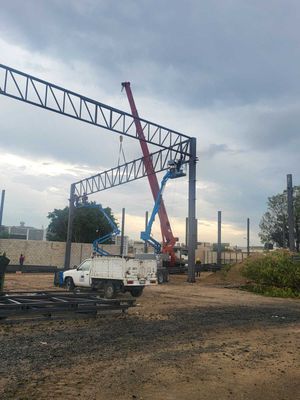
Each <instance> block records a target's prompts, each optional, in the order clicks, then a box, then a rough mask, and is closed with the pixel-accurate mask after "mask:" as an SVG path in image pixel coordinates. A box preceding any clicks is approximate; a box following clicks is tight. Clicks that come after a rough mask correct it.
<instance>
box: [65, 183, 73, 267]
mask: <svg viewBox="0 0 300 400" xmlns="http://www.w3.org/2000/svg"><path fill="white" fill-rule="evenodd" d="M74 201H75V185H74V184H72V185H71V188H70V199H69V218H68V231H67V242H66V252H65V265H64V268H65V269H69V268H70V260H71V248H72V230H73V219H74V211H75V205H74Z"/></svg>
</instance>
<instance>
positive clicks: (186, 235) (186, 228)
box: [185, 217, 189, 247]
mask: <svg viewBox="0 0 300 400" xmlns="http://www.w3.org/2000/svg"><path fill="white" fill-rule="evenodd" d="M188 243H189V219H188V217H186V219H185V245H186V247H188Z"/></svg>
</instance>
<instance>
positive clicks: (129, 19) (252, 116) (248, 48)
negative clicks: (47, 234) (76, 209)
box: [0, 0, 300, 239]
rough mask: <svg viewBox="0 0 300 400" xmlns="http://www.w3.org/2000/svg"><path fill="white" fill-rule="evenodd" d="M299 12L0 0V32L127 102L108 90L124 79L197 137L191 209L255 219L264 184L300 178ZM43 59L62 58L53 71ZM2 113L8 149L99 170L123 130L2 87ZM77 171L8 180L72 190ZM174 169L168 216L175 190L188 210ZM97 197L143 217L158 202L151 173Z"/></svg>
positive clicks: (268, 188) (220, 4)
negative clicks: (18, 97)
mask: <svg viewBox="0 0 300 400" xmlns="http://www.w3.org/2000/svg"><path fill="white" fill-rule="evenodd" d="M299 19H300V3H299V2H298V1H291V0H288V1H285V2H283V1H279V0H273V1H263V0H253V1H241V0H224V1H219V0H218V1H217V0H209V1H208V0H205V1H200V0H199V1H198V0H194V1H192V0H187V1H185V2H182V1H179V0H177V1H175V0H173V1H146V0H139V1H138V0H136V1H133V0H131V1H130V0H127V1H114V2H112V1H100V0H97V1H96V0H85V1H83V0H51V1H48V0H27V1H23V2H22V1H17V0H10V1H9V2H8V1H5V2H4V1H3V2H2V4H1V12H0V38H2V40H4V41H5V42H7V43H9V44H12V45H17V46H18V48H21V49H24V52H25V53H26V54H25V56H24V58H26V62H25V63H24V65H26V70H25V72H28V73H32V74H33V75H37V76H40V75H39V74H41V78H44V79H49V80H50V81H52V79H54V80H53V82H54V83H57V84H59V85H62V86H66V87H68V88H69V89H71V90H74V91H79V92H80V93H82V94H84V95H87V96H90V97H93V98H96V99H98V100H99V101H103V102H104V103H108V104H110V101H109V100H112V101H111V104H112V105H115V106H116V107H120V108H122V109H123V108H124V106H123V105H124V104H126V106H125V109H126V110H128V106H127V100H126V98H123V99H122V101H118V99H117V96H116V95H115V93H116V88H118V89H117V90H119V86H118V85H119V82H121V81H122V80H131V81H132V82H133V83H134V94H135V97H136V100H137V104H138V108H139V110H140V115H141V116H144V117H146V118H148V119H150V120H155V121H157V122H159V123H162V124H163V125H167V126H170V127H172V128H174V129H176V130H178V131H182V132H186V133H187V134H190V135H195V136H197V138H198V155H199V163H198V175H197V177H198V179H199V182H200V183H201V185H202V186H200V188H199V190H198V202H197V204H198V217H199V218H201V219H203V220H207V221H210V220H215V218H216V212H217V210H218V209H220V210H222V211H223V217H224V221H226V222H228V223H230V222H231V223H233V224H235V226H244V225H243V224H244V221H245V219H246V218H247V217H250V218H251V223H252V229H253V231H257V225H258V222H259V219H260V217H261V215H262V213H263V212H264V211H265V203H266V200H267V197H268V196H270V195H272V194H274V193H278V192H280V191H282V190H283V188H284V185H285V175H286V174H287V173H293V174H295V180H296V183H297V174H298V177H299V167H298V163H299V155H298V149H299V147H300V136H299V131H300V121H299V115H300V113H299V110H300V103H299V101H298V98H299V91H300V83H299V79H298V75H299V70H300V46H299V26H300V23H299V22H300V21H299ZM25 50H26V51H25ZM31 55H35V57H36V58H35V59H34V60H33V61H32V68H31V65H30V60H31ZM20 57H22V54H21V55H20ZM6 59H9V57H6V54H0V62H1V63H3V64H9V62H7V61H6ZM37 59H39V60H40V61H37ZM45 59H46V61H47V60H49V59H50V60H51V62H52V61H53V60H54V63H55V66H56V69H55V68H54V71H53V74H52V75H51V79H50V76H48V74H51V73H52V72H51V70H52V66H53V65H52V64H51V62H50V63H49V64H47V62H46V61H45ZM22 61H23V59H22V58H21V59H20V64H21V65H23V64H22ZM56 62H57V64H56ZM44 64H45V65H44ZM12 66H13V67H15V68H18V67H19V65H18V61H17V62H16V64H14V65H12ZM27 67H28V69H27ZM20 69H21V68H20ZM39 71H40V72H39ZM56 74H57V75H58V78H57V80H55V79H56V76H55V75H56ZM53 77H54V78H53ZM123 94H124V93H123ZM124 96H125V95H124ZM123 100H124V101H123ZM116 103H117V104H116ZM0 118H1V143H0V144H1V148H3V149H5V150H7V151H8V152H10V153H13V154H21V155H22V156H24V157H28V158H30V157H32V158H35V157H38V156H39V157H40V159H43V157H44V158H46V159H47V157H48V156H51V157H50V158H51V159H52V158H55V159H56V160H60V161H63V162H65V163H67V164H69V163H70V164H76V165H87V166H88V168H91V169H93V170H95V171H97V170H98V168H100V167H105V168H108V167H111V166H113V165H116V163H117V158H118V148H119V139H118V137H117V135H108V134H107V132H105V131H103V130H99V129H96V128H94V127H90V126H86V125H87V124H81V123H78V121H73V120H69V119H67V118H64V117H62V116H59V115H55V114H51V117H50V114H49V113H46V112H45V111H43V110H37V109H33V107H31V106H28V105H24V104H20V103H16V102H15V101H14V100H11V99H7V98H3V97H1V107H0ZM124 146H125V148H126V158H127V160H130V159H133V158H136V157H139V156H140V149H139V145H138V143H133V142H132V141H130V143H128V142H127V141H125V144H124ZM88 168H87V170H88ZM87 175H90V173H87ZM71 179H72V178H71V177H70V176H68V175H67V176H63V177H60V178H55V179H52V178H47V177H45V179H44V178H43V177H35V178H34V177H32V178H31V176H29V175H28V176H27V177H26V176H24V180H22V176H21V174H20V177H15V178H14V179H13V182H12V183H13V185H14V186H13V187H14V188H16V190H17V189H18V188H17V185H18V183H20V182H23V186H26V187H28V190H29V189H30V190H31V189H32V188H36V189H37V190H39V191H40V192H41V191H43V190H45V189H46V188H49V186H51V187H54V189H55V188H57V187H59V189H61V192H63V193H65V194H66V195H65V198H67V193H68V190H69V183H70V180H71ZM56 180H57V181H56ZM298 180H299V178H298ZM182 182H183V181H182ZM182 182H179V183H178V186H179V189H178V188H177V189H176V187H175V186H176V185H175V184H174V186H171V184H170V188H169V191H168V190H166V193H165V196H166V204H168V209H170V210H171V215H172V207H169V205H170V204H171V203H172V200H174V201H175V203H176V202H177V203H176V204H175V205H174V206H173V215H177V216H178V217H182V218H184V217H185V215H186V195H187V190H186V189H187V188H186V186H184V184H183V183H182ZM181 185H182V189H181ZM141 188H142V189H141ZM167 189H168V188H167ZM173 189H174V190H173ZM11 190H13V189H11ZM28 193H29V191H28ZM41 193H43V192H41ZM47 193H48V192H47ZM115 193H118V195H116V194H115ZM174 193H176V196H175V195H174ZM133 196H134V199H135V201H134V202H133V201H132V197H133ZM15 197H16V198H17V197H18V195H16V196H15ZM51 199H52V198H51ZM51 199H50V196H49V201H50V200H51ZM99 199H100V200H99V201H100V202H102V201H103V202H104V203H105V204H110V205H112V207H113V208H114V209H116V210H120V209H121V208H122V207H123V206H124V204H126V207H127V209H128V212H131V213H132V214H134V215H139V216H142V215H144V211H145V208H147V209H149V210H150V209H151V208H152V198H151V195H150V192H149V188H148V185H147V182H146V181H143V183H142V182H140V181H138V182H135V183H133V184H132V185H131V186H130V187H129V186H127V185H125V186H123V187H120V188H118V189H116V190H115V191H108V192H103V193H102V192H101V196H100V194H99ZM51 201H52V200H51ZM64 201H65V199H64ZM47 207H48V205H47ZM49 207H50V206H49ZM49 207H48V208H49ZM54 207H55V205H53V206H52V203H51V208H54ZM130 207H131V209H130ZM49 209H50V208H49ZM44 211H45V210H43V212H44ZM37 218H38V217H37ZM208 225H209V224H208ZM255 225H256V228H254V226H255ZM202 226H204V225H202ZM202 237H203V236H202ZM224 239H225V238H224Z"/></svg>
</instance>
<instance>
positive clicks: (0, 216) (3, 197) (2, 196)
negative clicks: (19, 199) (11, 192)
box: [0, 190, 5, 227]
mask: <svg viewBox="0 0 300 400" xmlns="http://www.w3.org/2000/svg"><path fill="white" fill-rule="evenodd" d="M4 199H5V190H2V195H1V205H0V227H1V226H2V218H3V209H4Z"/></svg>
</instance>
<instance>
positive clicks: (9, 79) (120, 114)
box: [0, 64, 190, 148]
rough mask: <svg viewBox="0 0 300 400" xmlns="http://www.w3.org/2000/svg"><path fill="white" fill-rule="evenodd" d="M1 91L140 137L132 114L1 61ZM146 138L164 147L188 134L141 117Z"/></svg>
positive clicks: (22, 99) (179, 143)
mask: <svg viewBox="0 0 300 400" xmlns="http://www.w3.org/2000/svg"><path fill="white" fill-rule="evenodd" d="M0 94H2V95H5V96H8V97H12V98H14V99H16V100H20V101H23V102H25V103H29V104H32V105H35V106H37V107H41V108H44V109H47V110H50V111H53V112H56V113H58V114H63V115H65V116H68V117H71V118H75V119H77V120H80V121H83V122H87V123H89V124H92V125H96V126H99V127H101V128H104V129H108V130H110V131H113V132H116V133H118V134H122V135H125V136H129V137H131V138H134V139H138V140H141V138H140V137H139V136H138V134H137V132H136V127H135V120H136V118H135V117H133V116H132V115H131V114H129V113H126V112H124V111H121V110H118V109H116V108H114V107H110V106H108V105H106V104H103V103H100V102H98V101H96V100H92V99H90V98H88V97H85V96H82V95H80V94H78V93H75V92H72V91H70V90H67V89H64V88H62V87H60V86H57V85H54V84H52V83H50V82H47V81H44V80H42V79H38V78H35V77H34V76H31V75H28V74H25V73H24V72H21V71H18V70H16V69H13V68H10V67H8V66H6V65H3V64H0ZM138 120H139V121H140V122H141V124H142V128H143V133H144V136H145V141H146V142H148V143H151V144H153V145H156V146H160V147H162V148H170V147H174V146H177V145H181V144H182V143H183V142H185V141H186V140H189V139H190V138H189V136H186V135H184V134H182V133H179V132H176V131H173V130H171V129H169V128H165V127H163V126H161V125H158V124H155V123H153V122H150V121H147V120H145V119H142V118H138Z"/></svg>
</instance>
